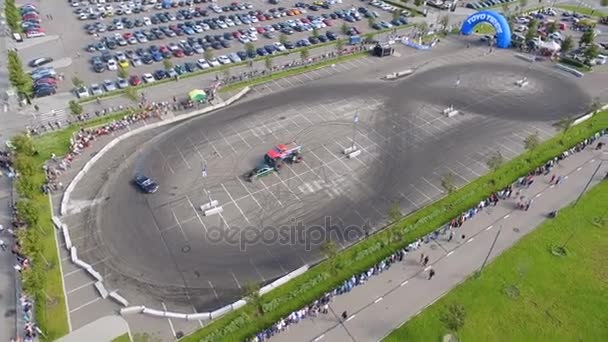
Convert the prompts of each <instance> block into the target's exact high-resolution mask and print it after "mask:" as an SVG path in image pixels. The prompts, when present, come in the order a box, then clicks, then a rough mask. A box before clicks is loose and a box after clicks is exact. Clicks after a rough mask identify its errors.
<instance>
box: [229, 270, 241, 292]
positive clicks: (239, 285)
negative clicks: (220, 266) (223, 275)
mask: <svg viewBox="0 0 608 342" xmlns="http://www.w3.org/2000/svg"><path fill="white" fill-rule="evenodd" d="M230 273H231V274H232V278H234V282H235V283H236V286H238V287H239V289H242V287H241V283H239V280H238V279H236V275H235V274H234V272H232V271H230Z"/></svg>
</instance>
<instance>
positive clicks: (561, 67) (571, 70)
mask: <svg viewBox="0 0 608 342" xmlns="http://www.w3.org/2000/svg"><path fill="white" fill-rule="evenodd" d="M555 67H556V68H558V69H560V70H563V71H566V72H569V73H571V74H572V75H574V76H576V77H584V76H585V74H583V73H582V72H580V71H578V70H576V69H574V68H571V67H568V66H565V65H563V64H559V63H557V64H555Z"/></svg>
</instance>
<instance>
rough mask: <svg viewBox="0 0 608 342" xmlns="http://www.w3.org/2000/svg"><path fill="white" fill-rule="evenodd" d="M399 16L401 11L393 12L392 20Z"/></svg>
mask: <svg viewBox="0 0 608 342" xmlns="http://www.w3.org/2000/svg"><path fill="white" fill-rule="evenodd" d="M400 17H401V13H400V12H399V11H395V12H393V20H397V19H399V18H400Z"/></svg>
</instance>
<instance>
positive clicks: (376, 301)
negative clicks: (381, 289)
mask: <svg viewBox="0 0 608 342" xmlns="http://www.w3.org/2000/svg"><path fill="white" fill-rule="evenodd" d="M383 299H384V298H382V297H380V298H378V299H376V300H375V301H374V304H376V303H378V302H380V301H381V300H383Z"/></svg>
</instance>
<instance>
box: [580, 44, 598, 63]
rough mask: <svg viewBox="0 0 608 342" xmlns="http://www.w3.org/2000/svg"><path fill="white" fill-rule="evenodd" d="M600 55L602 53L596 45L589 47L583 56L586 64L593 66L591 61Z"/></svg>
mask: <svg viewBox="0 0 608 342" xmlns="http://www.w3.org/2000/svg"><path fill="white" fill-rule="evenodd" d="M599 54H600V52H599V50H598V48H597V46H596V45H595V44H590V45H589V46H587V48H586V49H585V51H584V52H583V56H585V64H587V65H591V61H592V60H594V59H595V58H596V57H597V56H598V55H599Z"/></svg>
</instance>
